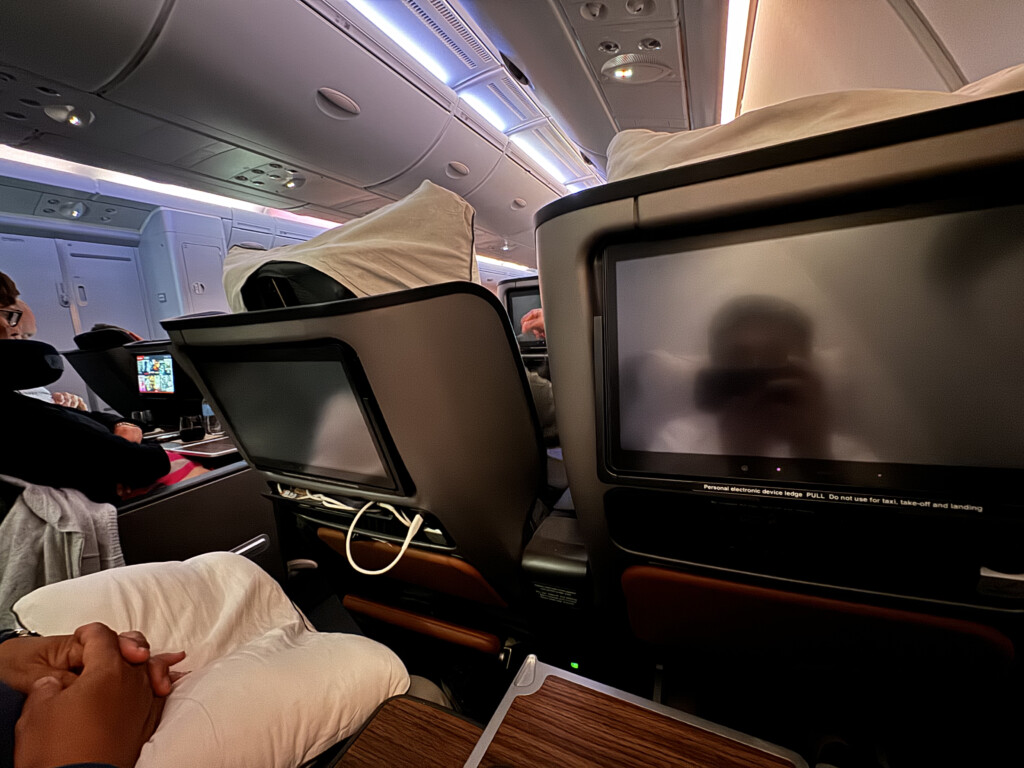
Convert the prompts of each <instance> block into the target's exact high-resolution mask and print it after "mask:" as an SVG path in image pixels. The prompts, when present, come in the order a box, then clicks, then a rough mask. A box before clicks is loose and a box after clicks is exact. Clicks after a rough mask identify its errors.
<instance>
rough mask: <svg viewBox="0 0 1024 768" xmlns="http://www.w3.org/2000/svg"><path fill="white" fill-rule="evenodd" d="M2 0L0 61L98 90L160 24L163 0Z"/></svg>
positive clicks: (143, 45) (133, 55) (130, 60)
mask: <svg viewBox="0 0 1024 768" xmlns="http://www.w3.org/2000/svg"><path fill="white" fill-rule="evenodd" d="M130 5H131V11H130V12H127V9H126V7H125V2H124V0H90V2H87V3H56V4H55V3H47V2H11V3H5V4H4V10H3V26H2V31H0V61H2V62H3V63H4V64H9V65H11V66H14V67H19V68H21V69H27V70H29V71H30V72H35V73H36V74H38V75H42V76H44V77H49V78H52V79H54V80H58V81H60V82H62V83H67V84H68V85H71V86H74V87H75V88H80V89H81V90H83V91H96V90H99V89H100V88H101V87H103V86H104V85H106V84H107V83H109V82H110V81H112V80H114V79H115V78H116V77H117V76H118V75H119V74H120V73H121V72H122V71H123V70H124V69H125V68H126V67H128V66H129V65H130V64H131V62H132V59H133V58H134V57H135V56H136V55H137V54H138V53H139V51H141V50H143V49H144V47H145V43H146V39H147V38H148V37H149V36H150V34H151V32H154V31H155V30H156V29H158V28H159V24H160V20H161V16H162V14H163V11H164V6H165V5H170V3H166V2H165V0H132V2H131V4H130Z"/></svg>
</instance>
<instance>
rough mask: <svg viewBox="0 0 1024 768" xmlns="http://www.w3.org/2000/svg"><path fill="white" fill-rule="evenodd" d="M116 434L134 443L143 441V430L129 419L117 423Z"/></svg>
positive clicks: (115, 426)
mask: <svg viewBox="0 0 1024 768" xmlns="http://www.w3.org/2000/svg"><path fill="white" fill-rule="evenodd" d="M114 434H115V435H117V436H118V437H123V438H124V439H125V440H128V441H129V442H132V443H141V442H142V430H141V429H140V428H139V427H137V426H135V425H134V424H129V423H128V422H127V421H120V422H118V423H117V424H115V425H114Z"/></svg>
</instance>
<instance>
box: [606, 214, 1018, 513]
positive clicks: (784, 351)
mask: <svg viewBox="0 0 1024 768" xmlns="http://www.w3.org/2000/svg"><path fill="white" fill-rule="evenodd" d="M605 256H606V270H607V271H606V275H607V276H606V283H605V313H604V316H605V323H604V335H605V337H604V348H603V355H604V357H605V361H604V375H605V388H606V390H607V391H606V394H605V413H606V418H605V440H604V447H603V450H604V452H605V461H604V463H605V466H606V467H607V468H608V469H609V470H610V471H613V472H621V473H624V474H626V475H628V474H631V473H632V474H639V475H645V476H652V475H653V476H664V477H669V478H671V477H680V478H682V477H690V478H705V479H709V480H708V482H709V483H710V484H711V485H712V486H715V483H714V481H713V480H711V479H713V478H723V479H728V480H729V481H728V482H722V483H719V487H721V488H722V489H727V488H742V487H743V485H742V483H737V482H736V481H737V480H743V481H754V480H757V481H781V482H785V481H790V482H798V483H814V484H822V485H823V486H830V487H831V486H844V485H845V486H854V487H860V488H869V489H870V488H875V489H883V490H884V489H888V490H890V491H893V492H895V491H903V490H915V491H920V492H932V491H941V492H942V493H940V494H939V496H936V497H935V498H936V503H938V504H941V503H943V501H941V500H940V497H941V498H947V497H948V495H949V494H950V493H952V494H954V495H955V496H957V497H961V498H964V497H966V498H974V497H976V496H977V497H979V498H980V497H982V496H985V495H986V493H987V491H989V490H991V487H989V488H983V487H981V486H983V485H985V484H989V485H991V484H1003V485H1005V484H1006V483H1007V482H1008V481H1009V480H1008V479H1009V478H1016V479H1017V480H1019V479H1020V478H1021V472H1020V470H1022V469H1024V396H1022V394H1021V392H1022V388H1021V384H1022V382H1024V301H1022V299H1021V297H1022V296H1024V205H1019V204H1018V205H1008V206H1003V207H998V208H991V209H986V210H973V211H971V210H966V211H951V212H938V213H935V212H927V211H926V212H925V214H924V215H922V213H921V211H914V212H913V213H903V214H900V213H893V212H888V213H879V212H875V213H872V214H858V215H850V216H845V217H835V218H830V219H828V220H816V221H808V222H796V223H789V224H781V225H775V226H761V227H758V228H756V229H750V230H746V231H740V232H729V233H709V234H705V235H699V236H694V237H689V238H680V239H677V240H672V241H661V242H650V243H630V244H619V245H612V246H610V247H609V248H608V249H607V250H606V251H605ZM751 487H752V489H753V486H751ZM757 487H762V486H757ZM712 490H714V488H712ZM805 492H806V488H805ZM812 492H816V491H812ZM819 495H820V494H819ZM883 495H884V494H881V493H877V494H873V495H872V496H871V498H875V499H877V500H878V501H879V503H882V496H883ZM860 498H867V496H866V495H863V496H858V499H860ZM892 503H901V502H892ZM978 511H980V509H979V510H978Z"/></svg>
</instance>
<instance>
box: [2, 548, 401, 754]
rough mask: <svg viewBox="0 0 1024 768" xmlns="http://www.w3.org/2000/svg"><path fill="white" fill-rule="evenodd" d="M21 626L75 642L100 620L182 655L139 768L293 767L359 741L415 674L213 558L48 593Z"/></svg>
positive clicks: (234, 565) (28, 605) (89, 579)
mask: <svg viewBox="0 0 1024 768" xmlns="http://www.w3.org/2000/svg"><path fill="white" fill-rule="evenodd" d="M14 612H15V614H16V615H17V616H18V620H19V622H20V623H21V625H22V626H24V627H26V628H27V629H31V630H33V631H36V632H39V633H40V634H43V635H53V634H68V633H71V632H73V631H74V630H75V629H76V628H77V627H79V626H81V625H83V624H88V623H89V622H92V621H101V622H103V623H104V624H106V625H107V626H109V627H111V628H112V629H114V630H115V631H117V632H123V631H125V630H129V629H141V630H142V631H143V632H144V633H145V634H146V637H147V638H148V639H149V641H150V645H151V647H152V650H153V653H163V652H167V651H178V650H185V651H186V652H187V653H188V658H187V659H186V660H185V661H184V662H183V663H182V664H180V665H179V666H178V667H176V669H181V670H191V671H190V673H189V674H188V675H186V676H185V677H184V678H182V679H181V680H179V681H178V682H177V683H175V685H174V689H173V690H172V692H171V695H170V696H169V697H168V699H167V705H166V707H165V708H164V713H163V717H162V719H161V722H160V727H159V728H157V730H156V732H155V733H154V734H153V737H152V738H151V739H150V740H149V742H148V743H147V744H146V745H145V746H144V747H143V748H142V754H141V755H140V757H139V761H138V763H137V768H164V767H165V766H166V767H167V768H171V767H172V766H173V767H174V768H180V766H182V765H198V764H202V765H203V766H208V767H209V768H234V767H235V766H237V767H238V768H252V766H259V767H260V768H271V767H274V768H294V766H297V765H300V764H302V763H303V762H305V761H306V760H309V759H311V758H312V757H314V756H316V755H317V754H318V753H320V752H322V751H323V750H324V749H326V748H327V747H328V746H330V745H331V744H334V743H336V742H338V741H340V740H341V739H343V738H345V737H346V736H348V735H350V734H351V733H353V732H354V731H355V730H356V729H357V728H358V727H359V726H360V725H361V724H362V723H363V722H364V721H365V720H366V719H367V718H368V717H369V716H370V714H371V713H372V712H373V710H374V709H375V708H376V707H377V706H378V705H379V704H380V703H381V702H383V701H384V700H385V699H386V698H388V697H390V696H394V695H397V694H400V693H404V692H405V691H406V690H407V689H408V687H409V676H408V674H407V673H406V671H405V667H404V666H403V665H402V662H401V661H400V660H399V659H398V657H397V656H395V654H394V653H392V652H391V651H390V650H389V649H388V648H386V647H385V646H383V645H381V644H380V643H377V642H375V641H373V640H370V639H368V638H365V637H361V636H358V635H343V634H335V633H319V632H317V631H316V630H314V629H312V628H311V627H310V626H309V625H308V624H307V622H306V620H305V617H304V616H302V614H301V613H300V612H299V611H298V609H296V608H295V607H294V606H293V605H292V604H291V602H290V601H289V600H288V598H287V596H286V595H285V594H284V592H283V591H282V590H281V588H280V586H278V584H277V582H275V581H274V580H273V579H272V578H271V577H270V576H269V575H268V574H267V573H266V572H265V571H263V570H262V569H261V568H259V567H258V566H257V565H256V564H255V563H253V562H252V561H250V560H248V559H247V558H244V557H241V556H239V555H233V554H230V553H227V552H216V553H210V554H205V555H200V556H198V557H194V558H192V559H191V560H187V561H185V562H182V563H147V564H143V565H133V566H129V567H126V568H116V569H113V570H109V571H102V572H100V573H96V574H92V575H89V576H83V577H81V578H77V579H71V580H69V581H63V582H59V583H57V584H51V585H49V586H46V587H43V588H41V589H38V590H36V591H35V592H32V593H31V594H28V595H26V596H25V597H23V598H21V600H19V601H18V602H17V603H16V604H15V606H14Z"/></svg>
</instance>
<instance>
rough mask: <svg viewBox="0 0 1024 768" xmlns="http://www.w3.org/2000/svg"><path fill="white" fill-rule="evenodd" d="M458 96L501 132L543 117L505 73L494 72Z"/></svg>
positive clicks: (495, 70)
mask: <svg viewBox="0 0 1024 768" xmlns="http://www.w3.org/2000/svg"><path fill="white" fill-rule="evenodd" d="M459 96H460V97H462V99H463V100H465V102H466V103H467V104H469V105H470V106H471V107H472V108H473V109H474V110H476V111H477V112H478V113H479V114H480V116H481V117H483V118H484V119H485V120H487V122H489V123H490V124H491V125H492V126H494V127H495V128H497V129H498V130H499V131H506V130H508V129H509V128H512V127H514V126H516V125H520V124H522V123H528V122H531V121H533V120H539V119H540V118H542V117H544V114H543V113H542V112H541V111H540V110H539V109H538V108H537V105H536V104H534V103H533V102H532V101H530V100H529V99H527V98H525V97H524V96H523V93H522V91H521V90H520V89H519V88H518V87H517V86H516V84H515V83H514V82H513V81H512V78H511V77H510V76H509V74H508V72H506V71H505V70H504V69H493V70H491V71H490V72H489V73H487V74H486V76H485V77H483V78H480V79H477V80H474V81H473V82H472V83H469V84H467V85H465V86H463V87H462V88H461V89H460V91H459Z"/></svg>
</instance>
